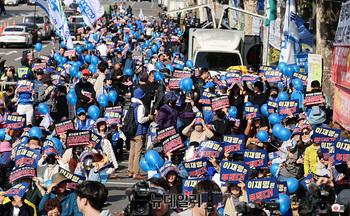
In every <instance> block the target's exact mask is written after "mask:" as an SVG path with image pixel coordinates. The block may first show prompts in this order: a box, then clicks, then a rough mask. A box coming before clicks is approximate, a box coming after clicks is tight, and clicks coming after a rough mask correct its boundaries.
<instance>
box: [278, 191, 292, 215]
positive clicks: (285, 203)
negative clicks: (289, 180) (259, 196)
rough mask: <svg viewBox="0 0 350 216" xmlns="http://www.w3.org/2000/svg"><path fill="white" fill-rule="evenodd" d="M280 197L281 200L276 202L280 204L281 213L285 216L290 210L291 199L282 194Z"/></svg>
mask: <svg viewBox="0 0 350 216" xmlns="http://www.w3.org/2000/svg"><path fill="white" fill-rule="evenodd" d="M278 197H279V199H277V200H276V202H279V203H280V212H281V214H282V215H284V214H286V213H287V211H288V210H289V209H290V199H289V196H288V195H287V194H282V193H280V194H279V195H278Z"/></svg>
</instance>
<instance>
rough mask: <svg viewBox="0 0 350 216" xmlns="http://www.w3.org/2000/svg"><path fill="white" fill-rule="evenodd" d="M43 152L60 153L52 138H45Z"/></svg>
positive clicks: (48, 153) (47, 153)
mask: <svg viewBox="0 0 350 216" xmlns="http://www.w3.org/2000/svg"><path fill="white" fill-rule="evenodd" d="M43 154H46V155H52V154H53V155H55V156H57V155H58V152H57V149H56V145H55V143H54V142H52V141H51V140H45V141H44V142H43Z"/></svg>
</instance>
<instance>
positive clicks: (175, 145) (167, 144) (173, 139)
mask: <svg viewBox="0 0 350 216" xmlns="http://www.w3.org/2000/svg"><path fill="white" fill-rule="evenodd" d="M162 144H163V149H164V152H165V154H167V153H168V152H172V151H175V150H177V149H180V148H182V147H184V146H185V145H184V143H183V142H182V139H181V136H180V134H175V135H171V136H170V137H168V138H166V139H164V140H162Z"/></svg>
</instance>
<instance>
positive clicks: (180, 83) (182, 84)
mask: <svg viewBox="0 0 350 216" xmlns="http://www.w3.org/2000/svg"><path fill="white" fill-rule="evenodd" d="M179 87H180V89H181V90H182V89H183V88H184V80H183V79H182V80H180V82H179Z"/></svg>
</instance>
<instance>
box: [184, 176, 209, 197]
mask: <svg viewBox="0 0 350 216" xmlns="http://www.w3.org/2000/svg"><path fill="white" fill-rule="evenodd" d="M205 179H209V177H204V178H191V179H183V180H182V194H183V195H184V196H190V195H192V192H193V188H194V186H196V184H197V183H198V182H199V181H202V180H205Z"/></svg>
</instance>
